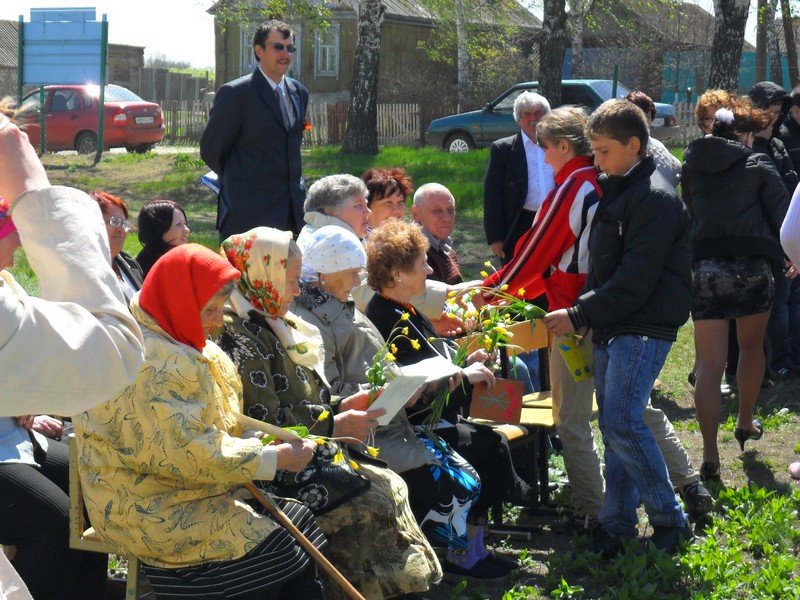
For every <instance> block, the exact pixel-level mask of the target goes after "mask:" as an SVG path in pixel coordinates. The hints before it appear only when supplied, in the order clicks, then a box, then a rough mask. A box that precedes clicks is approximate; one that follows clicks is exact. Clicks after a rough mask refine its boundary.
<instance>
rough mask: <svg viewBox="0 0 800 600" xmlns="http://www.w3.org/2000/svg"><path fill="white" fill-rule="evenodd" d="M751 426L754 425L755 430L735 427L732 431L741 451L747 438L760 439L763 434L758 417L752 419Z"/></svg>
mask: <svg viewBox="0 0 800 600" xmlns="http://www.w3.org/2000/svg"><path fill="white" fill-rule="evenodd" d="M753 427H755V431H753V430H752V429H739V428H737V429H736V430H735V431H734V432H733V437H735V438H736V441H737V442H739V447H740V448H741V449H742V452H744V443H745V442H746V441H747V440H760V439H761V436H762V435H764V428H763V427H762V426H761V422H760V421H759V420H758V419H753Z"/></svg>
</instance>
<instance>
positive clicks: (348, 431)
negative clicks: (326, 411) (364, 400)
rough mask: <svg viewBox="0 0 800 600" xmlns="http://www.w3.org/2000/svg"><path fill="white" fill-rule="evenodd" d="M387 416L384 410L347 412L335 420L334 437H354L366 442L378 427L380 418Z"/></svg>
mask: <svg viewBox="0 0 800 600" xmlns="http://www.w3.org/2000/svg"><path fill="white" fill-rule="evenodd" d="M384 414H386V410H384V409H383V408H376V409H374V410H366V411H364V410H347V411H345V412H340V413H339V414H338V415H336V416H335V417H334V418H333V435H334V437H352V438H356V439H357V440H361V441H362V442H366V441H367V438H368V437H369V434H370V430H373V429H375V428H376V427H377V426H378V417H380V416H381V415H384Z"/></svg>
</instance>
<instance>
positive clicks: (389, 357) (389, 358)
mask: <svg viewBox="0 0 800 600" xmlns="http://www.w3.org/2000/svg"><path fill="white" fill-rule="evenodd" d="M384 358H385V359H386V360H387V361H389V362H394V361H395V360H397V359H396V358H395V357H394V354H392V353H391V352H387V353H386V356H385V357H384Z"/></svg>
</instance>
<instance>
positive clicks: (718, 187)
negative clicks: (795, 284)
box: [681, 136, 789, 263]
mask: <svg viewBox="0 0 800 600" xmlns="http://www.w3.org/2000/svg"><path fill="white" fill-rule="evenodd" d="M683 158H684V163H683V172H682V175H681V185H682V186H683V200H684V202H686V206H687V207H688V209H689V211H690V212H691V214H692V251H693V255H692V258H693V260H695V261H697V260H701V259H705V258H720V257H732V256H764V257H767V258H770V259H772V260H774V261H775V262H776V263H781V262H782V260H783V253H782V251H781V247H780V242H779V234H778V232H779V231H780V227H781V223H782V222H783V217H784V215H785V214H786V209H787V208H788V206H789V194H788V192H787V191H786V186H785V185H784V183H783V181H782V180H781V177H780V175H779V174H778V171H777V170H776V169H775V166H774V165H773V164H772V161H771V160H770V159H769V157H767V156H765V155H764V154H761V153H758V152H753V151H752V150H751V149H750V148H748V147H746V146H744V145H743V144H740V143H739V142H737V141H734V140H729V139H725V138H721V137H715V136H706V137H703V138H700V139H697V140H695V141H693V142H692V143H691V144H689V147H688V148H687V149H686V153H685V154H684V156H683Z"/></svg>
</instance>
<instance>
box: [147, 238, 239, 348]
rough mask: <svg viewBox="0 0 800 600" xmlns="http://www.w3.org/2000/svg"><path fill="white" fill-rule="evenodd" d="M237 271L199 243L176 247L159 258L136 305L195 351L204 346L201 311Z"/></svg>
mask: <svg viewBox="0 0 800 600" xmlns="http://www.w3.org/2000/svg"><path fill="white" fill-rule="evenodd" d="M236 279H239V271H237V270H236V269H235V268H234V267H232V266H231V264H230V263H229V262H228V261H227V260H225V259H224V258H222V257H221V256H220V255H219V254H216V253H215V252H213V251H211V250H209V249H208V248H206V247H205V246H201V245H200V244H183V245H182V246H176V247H175V248H173V249H172V250H170V251H169V252H167V253H166V254H165V255H164V256H162V257H161V258H159V259H158V260H157V261H156V263H155V265H153V268H152V269H151V270H150V272H149V273H148V274H147V277H146V278H145V280H144V285H142V291H141V292H139V306H141V307H142V308H143V309H144V310H146V311H147V312H148V313H149V314H150V316H152V317H153V318H154V319H155V320H156V322H157V323H158V324H159V325H160V326H161V327H162V328H163V329H164V331H166V332H167V333H168V334H170V335H171V336H172V337H173V338H175V339H176V340H178V341H179V342H183V343H184V344H188V345H190V346H192V347H193V348H195V349H196V350H198V351H201V350H202V349H203V347H204V346H205V345H206V336H205V333H204V332H203V326H202V322H201V320H200V313H201V312H202V311H203V308H205V306H206V304H208V301H209V300H211V298H212V297H213V296H214V294H216V293H217V292H218V291H219V290H220V289H221V288H222V286H224V285H225V284H226V283H228V282H229V281H231V280H236Z"/></svg>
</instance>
